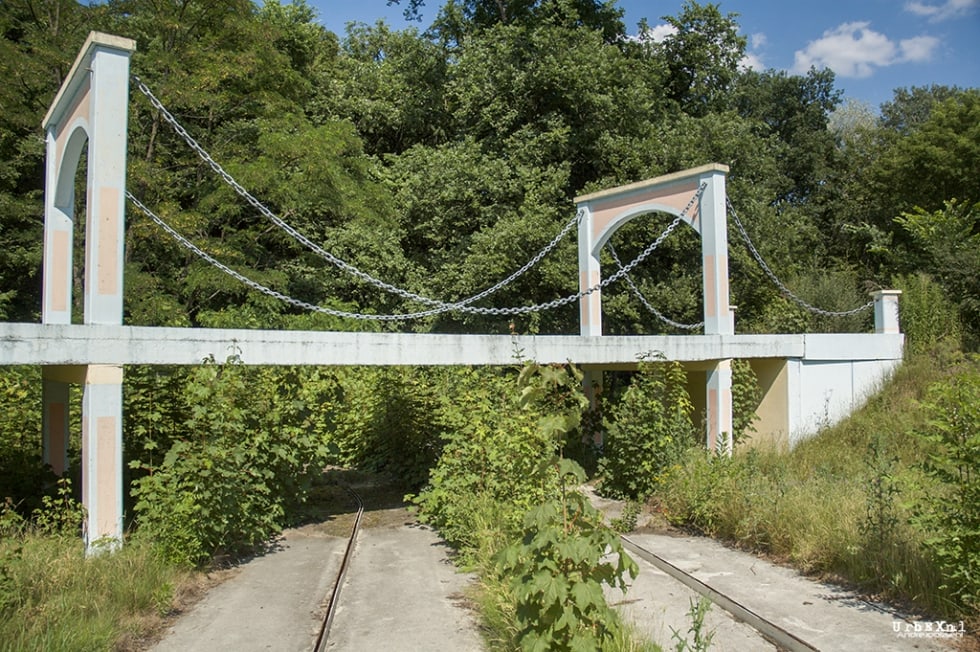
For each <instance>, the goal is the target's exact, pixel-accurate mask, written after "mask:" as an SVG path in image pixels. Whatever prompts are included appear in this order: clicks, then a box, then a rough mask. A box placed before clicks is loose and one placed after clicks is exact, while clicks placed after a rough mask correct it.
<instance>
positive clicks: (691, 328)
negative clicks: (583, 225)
mask: <svg viewBox="0 0 980 652" xmlns="http://www.w3.org/2000/svg"><path fill="white" fill-rule="evenodd" d="M606 246H607V248H608V249H609V253H610V254H612V259H613V262H615V263H616V267H619V268H622V266H623V263H621V262H620V261H619V256H618V255H617V254H616V250H615V249H614V248H613V246H612V245H611V244H609V245H606ZM623 278H624V280H625V281H626V283H627V284H628V285H629V286H630V289H631V290H633V294H635V295H636V298H638V299H639V300H640V302H641V303H642V304H643V305H644V306H646V309H647V310H649V311H650V312H652V313H653V315H654V316H655V317H656V318H657V319H659V320H660V321H662V322H664V323H665V324H667V325H669V326H673V327H674V328H679V329H681V330H685V331H694V330H697V329H699V328H701V327H702V326H704V322H703V321H699V322H698V323H696V324H682V323H680V322H676V321H674V320H673V319H671V318H670V317H668V316H667V315H665V314H663V313H662V312H660V311H659V310H657V309H656V308H655V307H654V306H653V304H652V303H650V301H649V300H648V299H647V298H646V297H645V296H644V295H643V293H642V292H640V288H638V287H637V286H636V283H634V282H633V278H632V277H631V276H629V275H628V274H627V275H626V276H625V277H623Z"/></svg>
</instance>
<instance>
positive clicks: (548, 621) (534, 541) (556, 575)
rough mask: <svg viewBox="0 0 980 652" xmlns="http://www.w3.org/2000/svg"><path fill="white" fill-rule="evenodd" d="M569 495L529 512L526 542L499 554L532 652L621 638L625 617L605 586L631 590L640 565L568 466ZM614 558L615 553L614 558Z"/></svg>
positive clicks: (594, 646)
mask: <svg viewBox="0 0 980 652" xmlns="http://www.w3.org/2000/svg"><path fill="white" fill-rule="evenodd" d="M556 470H557V473H558V475H559V476H560V477H561V479H562V491H561V492H560V493H559V495H558V498H557V499H556V500H551V501H547V502H545V503H543V504H541V505H539V506H537V507H535V508H534V509H532V510H531V511H529V512H528V514H527V516H526V517H525V519H524V531H523V537H522V539H521V540H520V541H517V542H515V543H513V544H511V545H510V546H508V547H507V548H505V549H504V550H503V551H501V553H500V555H499V558H498V559H499V572H500V573H501V574H502V575H504V576H505V577H507V578H509V582H510V587H511V591H512V592H513V595H514V597H515V599H516V602H517V609H516V619H517V623H518V627H519V631H518V633H517V638H518V640H519V641H520V645H521V648H522V649H524V650H542V651H545V650H600V649H603V648H604V646H606V645H607V644H609V643H611V642H612V641H613V640H614V639H615V637H616V629H617V626H618V622H619V621H618V618H617V617H616V615H615V613H614V612H613V610H612V609H611V608H610V607H609V605H608V604H607V603H606V599H605V596H604V594H603V589H602V587H603V585H604V584H605V585H609V586H610V587H613V588H617V587H618V588H620V589H621V590H623V591H625V590H626V588H627V584H626V581H627V580H626V576H627V575H629V576H630V578H631V579H632V578H635V577H636V575H637V572H638V570H639V569H638V568H637V566H636V563H635V562H633V560H632V559H630V557H629V556H628V555H627V554H626V553H625V551H624V550H623V546H622V543H621V542H620V540H619V537H618V536H617V535H616V533H615V532H613V531H612V530H610V529H609V528H608V527H606V525H605V524H604V523H603V518H602V514H600V513H599V512H598V510H596V509H595V508H594V507H592V505H591V504H590V503H589V501H588V499H587V498H586V497H585V496H584V495H583V494H582V493H580V492H578V491H575V490H570V489H569V488H570V487H575V486H578V485H580V484H581V483H583V482H585V472H584V471H583V470H582V468H581V467H580V466H579V465H578V464H576V463H575V462H573V461H571V460H565V459H562V460H560V461H559V463H558V468H557V469H556ZM607 552H611V553H613V554H612V555H611V556H609V557H607V556H606V555H607Z"/></svg>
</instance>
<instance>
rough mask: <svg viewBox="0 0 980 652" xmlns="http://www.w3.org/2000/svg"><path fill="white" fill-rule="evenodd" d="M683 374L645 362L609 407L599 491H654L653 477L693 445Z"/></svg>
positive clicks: (636, 494)
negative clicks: (600, 488)
mask: <svg viewBox="0 0 980 652" xmlns="http://www.w3.org/2000/svg"><path fill="white" fill-rule="evenodd" d="M686 387H687V375H686V374H685V372H684V369H683V367H681V365H680V363H678V362H665V361H661V362H649V361H645V362H642V363H641V364H640V369H639V371H638V372H637V374H636V375H635V376H634V378H633V382H632V383H631V384H630V386H629V388H627V390H626V391H625V392H624V393H623V395H622V398H621V399H620V401H619V402H618V403H616V404H615V405H612V406H611V407H608V408H607V415H608V416H607V418H606V422H605V425H606V432H605V439H604V447H605V450H604V455H603V457H602V458H601V459H600V461H599V469H600V474H601V476H602V490H603V491H604V492H605V493H608V494H609V495H613V496H621V497H630V498H640V497H645V496H648V495H650V494H651V493H652V492H653V490H654V489H655V488H656V483H657V477H658V476H659V475H660V474H662V473H663V472H664V471H665V470H666V469H667V468H668V467H669V466H670V465H672V464H674V463H675V462H676V461H677V460H678V459H679V458H680V456H681V455H682V454H683V452H684V451H685V450H686V449H688V448H690V447H691V446H694V445H695V444H696V443H697V434H696V430H695V427H694V423H693V421H692V420H691V418H692V413H693V411H694V406H693V405H692V404H691V399H690V397H689V396H688V394H687V389H686Z"/></svg>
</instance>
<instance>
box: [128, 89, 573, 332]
mask: <svg viewBox="0 0 980 652" xmlns="http://www.w3.org/2000/svg"><path fill="white" fill-rule="evenodd" d="M133 81H134V82H135V83H136V86H137V88H138V89H139V91H140V92H141V93H143V95H145V96H146V98H147V99H148V100H149V102H150V104H152V105H153V108H155V109H156V110H157V111H159V112H160V115H161V116H162V117H163V119H164V120H165V121H166V122H167V123H168V124H169V125H170V126H171V127H172V128H173V130H174V131H175V132H176V133H177V135H179V136H180V137H181V138H182V139H183V140H184V142H186V143H187V145H188V146H189V147H190V148H191V149H193V150H194V152H196V153H197V155H198V156H199V157H200V158H201V160H202V161H204V162H205V163H206V164H207V165H208V167H210V168H211V169H212V170H213V171H214V172H215V173H216V174H217V175H218V176H220V177H221V179H222V180H223V181H224V182H225V183H227V184H228V185H229V186H231V188H232V189H233V190H234V191H235V192H236V193H237V194H238V195H239V196H240V197H242V198H243V199H244V200H245V201H247V202H248V203H249V205H251V206H252V207H253V208H255V209H256V210H257V211H259V213H261V214H262V215H263V216H264V217H266V218H267V219H269V220H270V221H271V222H272V223H273V224H275V225H276V226H278V227H279V228H280V229H282V230H283V231H285V232H286V233H287V234H288V235H289V236H290V237H291V238H293V239H294V240H296V241H297V242H299V243H300V244H302V245H303V246H305V247H306V248H308V249H309V250H311V251H312V252H314V253H315V254H317V255H318V256H320V257H321V258H323V259H324V260H326V261H327V262H329V263H331V264H332V265H334V266H336V267H338V268H339V269H341V270H342V271H344V272H346V273H348V274H350V275H352V276H354V277H356V278H358V279H360V280H362V281H364V282H365V283H368V284H369V285H373V286H374V287H377V288H379V289H381V290H384V291H385V292H388V293H390V294H394V295H396V296H399V297H401V298H403V299H409V300H412V301H416V302H418V303H421V304H423V305H428V306H434V307H437V308H441V309H443V310H440V311H439V312H447V311H450V310H458V309H459V308H460V307H462V306H467V305H469V304H471V303H475V302H477V301H480V300H481V299H484V298H486V297H488V296H490V295H491V294H493V293H495V292H497V291H498V290H500V289H501V288H503V287H505V286H506V285H509V284H510V283H512V282H513V281H515V280H517V279H518V278H519V277H521V276H522V275H523V274H525V273H526V272H527V271H528V270H530V269H531V268H532V267H534V266H535V265H537V264H538V263H539V262H541V259H542V258H544V257H545V256H546V255H548V254H549V253H551V251H552V250H553V249H554V248H555V247H556V246H558V243H559V242H561V241H562V239H563V238H564V237H565V236H566V235H568V233H569V231H571V230H572V227H573V226H575V225H577V224H578V222H579V221H580V220H581V217H582V215H581V212H579V213H577V214H576V215H575V217H573V218H572V219H571V220H569V221H568V223H566V224H565V226H564V227H563V228H562V230H561V231H560V232H559V233H558V235H557V236H555V238H554V239H553V240H552V241H551V242H550V243H548V244H547V245H546V246H545V247H544V248H543V249H541V251H539V252H538V253H537V254H536V255H535V256H534V257H533V258H531V260H530V261H528V262H527V263H526V264H525V265H524V266H523V267H521V268H520V269H518V270H517V271H516V272H514V273H513V274H511V275H510V276H508V277H507V278H505V279H504V280H502V281H500V282H499V283H497V284H495V285H493V286H492V287H489V288H487V289H485V290H483V291H481V292H479V293H477V294H474V295H473V296H470V297H467V298H465V299H460V300H459V301H453V302H446V301H440V300H438V299H431V298H429V297H426V296H423V295H420V294H416V293H415V292H411V291H410V290H406V289H403V288H400V287H398V286H396V285H392V284H391V283H387V282H385V281H383V280H381V279H379V278H376V277H374V276H372V275H370V274H368V273H367V272H364V271H361V270H360V269H358V268H357V267H355V266H354V265H352V264H350V263H348V262H346V261H344V260H342V259H340V258H338V257H337V256H335V255H334V254H332V253H330V252H329V251H327V250H325V249H323V248H322V247H321V246H319V245H318V244H316V243H315V242H313V241H312V240H310V239H309V238H307V237H306V236H305V235H303V234H302V233H300V232H299V231H297V230H296V229H295V228H293V227H292V226H290V225H289V224H288V223H287V222H285V221H284V220H283V219H282V218H280V217H279V216H278V215H276V214H275V213H273V212H272V210H270V209H269V208H268V207H267V206H265V204H263V203H262V202H261V201H259V200H258V199H256V198H255V197H254V196H253V195H252V194H251V193H250V192H248V190H246V189H245V188H244V187H243V186H242V185H241V184H240V183H238V181H236V180H235V178H234V177H233V176H232V175H231V174H229V173H228V172H227V171H226V170H225V169H224V168H223V167H222V166H221V164H220V163H218V162H217V161H215V160H214V159H213V158H212V157H211V155H210V154H209V153H208V152H207V150H205V149H204V148H203V147H202V146H201V145H200V144H198V142H197V141H196V140H195V139H194V137H193V136H191V135H190V133H188V131H187V130H186V129H185V128H184V126H183V125H181V124H180V122H178V121H177V119H176V118H175V117H174V116H173V114H171V113H170V111H168V110H167V108H166V107H165V106H164V105H163V103H162V102H161V101H160V100H159V99H157V97H156V96H155V95H154V94H153V92H152V91H151V90H150V88H149V87H148V86H147V85H146V84H145V83H143V81H142V80H141V79H140V78H139V77H137V76H136V75H133ZM414 314H418V315H419V316H421V315H422V314H423V313H414ZM431 314H438V312H437V313H431Z"/></svg>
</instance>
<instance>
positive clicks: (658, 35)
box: [640, 23, 677, 43]
mask: <svg viewBox="0 0 980 652" xmlns="http://www.w3.org/2000/svg"><path fill="white" fill-rule="evenodd" d="M676 33H677V28H676V27H674V26H673V25H671V24H669V23H664V24H662V25H655V26H653V27H649V28H647V30H646V31H645V32H643V34H641V35H640V39H641V40H644V41H653V42H654V43H663V42H664V39H666V38H667V37H668V36H673V35H674V34H676Z"/></svg>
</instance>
